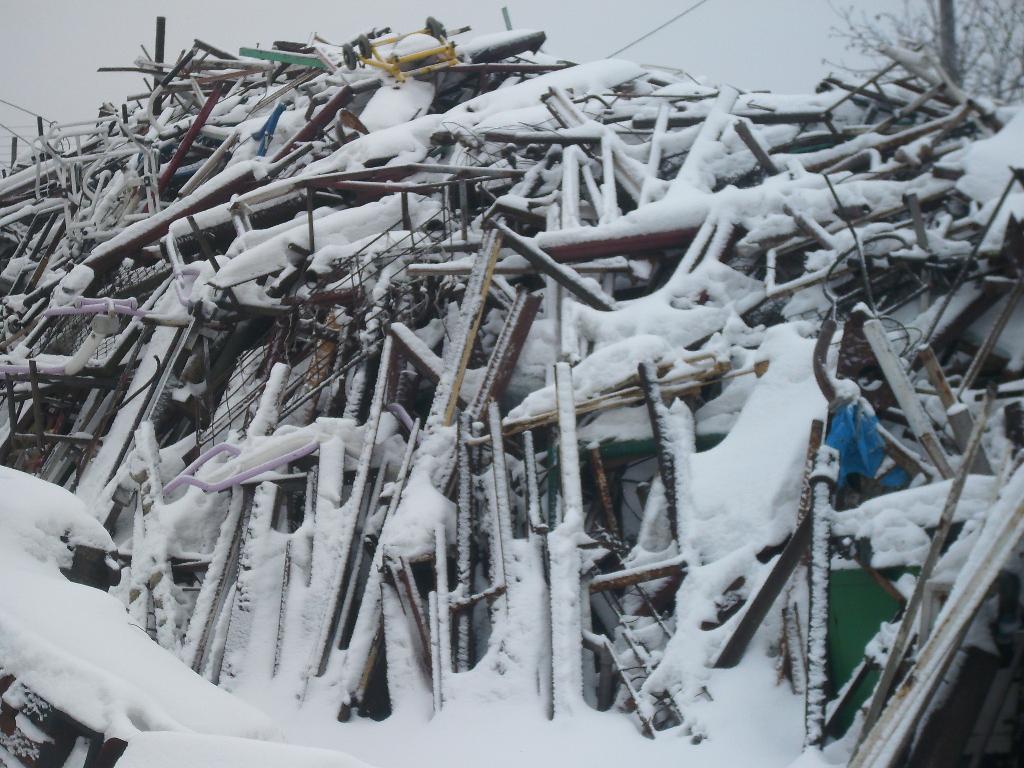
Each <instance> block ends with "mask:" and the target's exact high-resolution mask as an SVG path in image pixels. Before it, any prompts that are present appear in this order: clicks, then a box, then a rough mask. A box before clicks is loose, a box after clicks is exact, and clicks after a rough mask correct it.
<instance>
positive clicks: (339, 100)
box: [271, 78, 380, 162]
mask: <svg viewBox="0 0 1024 768" xmlns="http://www.w3.org/2000/svg"><path fill="white" fill-rule="evenodd" d="M379 87H380V80H379V79H378V78H370V79H367V80H360V81H359V82H358V83H353V84H352V85H345V86H343V87H341V88H339V89H338V92H337V93H336V94H334V95H333V96H332V97H331V98H330V99H329V100H328V101H327V103H326V104H324V105H323V106H322V107H320V109H318V110H317V112H316V114H314V115H313V117H312V118H310V120H309V122H307V123H306V124H305V125H304V126H303V127H302V128H300V129H299V132H298V133H296V134H295V135H294V136H293V137H292V138H291V140H290V141H288V142H286V143H285V145H284V146H283V147H281V149H279V150H278V151H277V154H276V155H274V157H273V160H271V162H277V161H278V160H281V159H282V158H284V157H285V156H286V155H287V154H288V153H289V152H291V151H292V149H293V148H294V147H295V145H296V144H301V143H302V142H304V141H312V140H313V139H315V138H316V137H317V135H318V134H319V133H320V132H321V131H322V130H324V129H325V128H326V127H327V125H328V124H329V123H330V122H331V120H332V119H334V116H335V115H336V114H338V110H339V109H341V108H342V107H347V106H348V105H349V104H351V103H352V99H354V98H355V97H356V94H359V93H366V92H367V91H372V90H376V89H377V88H379Z"/></svg>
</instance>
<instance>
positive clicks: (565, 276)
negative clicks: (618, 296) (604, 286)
mask: <svg viewBox="0 0 1024 768" xmlns="http://www.w3.org/2000/svg"><path fill="white" fill-rule="evenodd" d="M496 226H497V228H498V230H500V231H501V233H502V234H503V235H504V241H505V242H506V243H507V244H508V246H509V247H510V248H512V250H514V251H515V252H516V253H518V254H519V255H520V256H522V257H523V258H524V259H526V260H527V261H528V262H530V264H532V265H533V266H534V267H535V268H536V269H538V270H539V271H540V272H543V273H544V274H545V275H547V276H548V277H550V278H551V279H552V280H554V281H555V282H556V283H558V284H559V285H560V286H562V287H563V288H565V289H566V290H567V291H569V293H571V294H572V295H573V296H575V297H576V298H577V299H578V300H579V301H581V302H582V303H584V304H586V305H587V306H588V307H592V308H593V309H600V310H603V311H606V312H610V311H612V310H613V309H615V300H614V299H613V298H611V297H610V296H608V295H607V294H606V293H605V292H604V291H602V290H601V289H600V288H596V287H593V286H591V285H590V284H588V283H586V282H584V280H583V278H581V277H580V275H579V273H577V272H576V271H575V270H573V269H572V268H571V267H567V266H565V265H564V264H559V263H558V262H557V261H555V260H554V259H553V258H551V256H549V255H548V254H546V253H545V252H544V251H543V250H541V249H540V248H539V247H538V246H537V245H536V243H534V242H533V241H532V240H528V239H527V238H525V237H523V236H522V235H519V234H517V233H516V232H514V231H513V230H511V229H510V228H509V227H508V226H507V225H505V224H503V223H501V222H498V224H497V225H496Z"/></svg>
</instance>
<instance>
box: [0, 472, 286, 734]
mask: <svg viewBox="0 0 1024 768" xmlns="http://www.w3.org/2000/svg"><path fill="white" fill-rule="evenodd" d="M0 488H2V489H3V493H4V499H5V502H4V504H3V505H0V580H3V582H4V583H6V584H17V585H18V588H17V589H5V590H0V659H3V668H4V671H5V672H7V673H9V674H13V675H15V677H16V678H17V679H18V681H19V682H20V683H22V684H23V685H25V686H27V687H28V688H29V689H30V690H32V691H33V692H34V693H36V694H37V695H39V696H41V697H42V698H43V699H45V700H46V701H48V702H50V703H51V704H52V705H54V706H55V707H57V708H59V709H61V710H63V711H65V712H74V713H75V717H76V719H78V720H79V721H80V722H81V723H82V724H83V725H85V726H86V727H88V728H90V729H92V730H94V731H97V732H99V733H105V734H106V735H107V736H108V737H120V738H130V737H132V736H133V735H135V734H136V733H138V732H139V731H143V730H171V731H195V732H199V733H212V734H226V735H236V736H245V737H253V738H262V739H267V738H274V737H276V736H277V735H278V732H277V729H276V728H275V727H274V726H273V725H272V724H271V722H270V720H269V719H268V718H267V717H265V716H264V715H262V714H260V713H259V712H257V711H256V710H255V709H253V708H252V707H250V706H249V705H247V704H245V703H244V702H242V701H239V700H238V699H235V698H234V697H232V696H231V695H230V694H228V693H227V692H226V691H222V690H220V689H218V688H216V687H215V686H213V685H211V684H210V683H208V682H207V681H206V680H203V679H202V678H201V677H199V675H197V674H195V673H194V672H192V671H191V670H190V669H188V668H187V667H186V666H184V665H183V664H182V663H181V662H180V661H178V660H177V659H176V658H174V657H173V656H171V655H170V654H168V653H167V652H165V651H164V650H163V649H161V648H160V647H159V646H158V645H157V644H156V643H154V642H153V641H152V640H150V638H149V637H148V636H147V635H146V633H145V631H144V630H142V629H140V628H139V627H137V626H134V625H132V624H131V623H130V622H129V619H128V616H127V615H126V613H125V610H124V607H123V606H122V605H121V603H120V602H118V601H117V600H116V599H114V598H113V597H112V596H110V595H107V594H105V593H103V592H101V591H99V590H97V589H94V588H92V587H87V586H83V585H81V584H74V583H72V582H69V581H68V580H67V579H65V578H64V576H63V575H61V574H60V573H59V571H58V570H57V566H58V565H59V564H61V561H62V560H66V547H65V546H64V545H63V544H62V543H61V541H60V536H61V535H62V534H63V533H64V532H65V531H68V532H70V533H69V543H80V544H87V545H90V546H95V547H99V548H101V549H106V550H112V549H113V542H112V541H111V540H110V537H109V536H108V535H106V532H105V531H104V530H103V528H102V527H101V526H100V525H99V524H98V523H97V522H96V521H95V520H94V519H93V518H92V517H90V516H89V515H88V514H87V513H86V511H85V505H84V504H83V503H82V502H81V501H79V500H77V499H76V498H75V497H74V496H72V495H71V494H70V493H68V492H66V491H64V490H62V489H59V488H56V487H55V486H52V485H49V484H48V483H45V482H43V481H41V480H37V479H35V478H32V477H30V476H28V475H24V474H22V473H20V472H16V471H14V470H10V469H6V468H4V469H0ZM61 550H65V551H64V552H62V551H61Z"/></svg>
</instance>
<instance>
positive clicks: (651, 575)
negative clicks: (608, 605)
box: [590, 557, 686, 594]
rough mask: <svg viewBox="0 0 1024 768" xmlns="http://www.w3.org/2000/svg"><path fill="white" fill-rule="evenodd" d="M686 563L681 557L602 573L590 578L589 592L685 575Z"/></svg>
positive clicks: (623, 587) (604, 590)
mask: <svg viewBox="0 0 1024 768" xmlns="http://www.w3.org/2000/svg"><path fill="white" fill-rule="evenodd" d="M685 573H686V563H685V562H684V561H683V559H682V558H681V557H675V558H672V559H671V560H665V561H663V562H658V563H650V564H648V565H641V566H637V567H636V568H627V569H625V570H622V571H615V572H613V573H602V574H601V575H599V576H595V577H594V578H593V579H591V580H590V592H591V593H592V594H593V593H596V592H607V591H608V590H611V589H626V588H627V587H632V586H635V585H636V584H642V583H643V582H645V581H654V580H655V579H664V578H668V577H670V576H679V575H681V574H682V575H685Z"/></svg>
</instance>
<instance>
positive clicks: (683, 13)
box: [605, 0, 708, 59]
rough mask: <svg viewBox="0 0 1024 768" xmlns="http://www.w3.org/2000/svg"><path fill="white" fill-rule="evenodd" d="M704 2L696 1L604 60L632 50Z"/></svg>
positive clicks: (702, 0) (704, 1) (703, 0)
mask: <svg viewBox="0 0 1024 768" xmlns="http://www.w3.org/2000/svg"><path fill="white" fill-rule="evenodd" d="M706 2H708V0H698V2H696V3H694V4H693V5H691V6H690V7H689V8H687V9H686V10H685V11H682V12H681V13H677V14H676V15H675V16H673V17H672V18H671V19H669V20H668V21H666V22H664V23H662V24H659V25H658V26H656V27H655V28H654V29H652V30H651V31H650V32H647V33H645V34H643V35H640V37H638V38H637V39H636V40H633V41H632V42H629V43H626V44H625V45H624V46H622V47H621V48H619V49H618V50H617V51H613V52H612V53H609V54H608V55H607V56H605V58H606V59H610V58H611V57H612V56H618V55H619V54H620V53H622V52H623V51H628V50H629V49H630V48H632V47H633V46H634V45H636V44H637V43H640V42H643V41H644V40H646V39H647V38H649V37H650V36H651V35H653V34H655V33H657V32H660V31H661V30H663V29H664V28H665V27H667V26H669V25H670V24H674V23H675V22H677V21H679V20H680V19H681V18H683V17H684V16H686V15H687V14H689V13H691V12H693V11H695V10H697V9H698V8H700V7H701V6H702V5H704V4H705V3H706Z"/></svg>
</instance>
